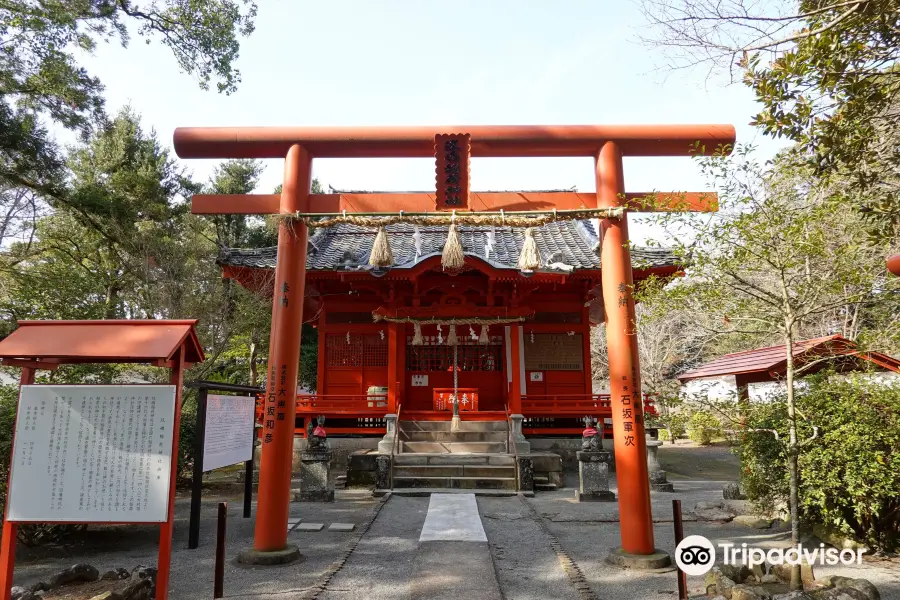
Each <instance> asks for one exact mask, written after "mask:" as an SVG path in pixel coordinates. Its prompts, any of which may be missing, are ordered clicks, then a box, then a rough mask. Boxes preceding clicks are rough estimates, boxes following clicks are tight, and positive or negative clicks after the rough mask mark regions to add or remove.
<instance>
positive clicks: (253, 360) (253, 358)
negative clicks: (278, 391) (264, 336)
mask: <svg viewBox="0 0 900 600" xmlns="http://www.w3.org/2000/svg"><path fill="white" fill-rule="evenodd" d="M255 333H256V332H255V331H254V332H253V334H251V336H250V385H251V386H253V387H256V381H257V379H259V371H258V370H257V367H256V340H255V339H254V337H255Z"/></svg>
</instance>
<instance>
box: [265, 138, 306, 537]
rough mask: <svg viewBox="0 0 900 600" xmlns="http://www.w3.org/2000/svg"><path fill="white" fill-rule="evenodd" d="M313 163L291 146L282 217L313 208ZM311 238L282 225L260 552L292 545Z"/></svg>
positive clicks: (299, 227)
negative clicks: (292, 501)
mask: <svg viewBox="0 0 900 600" xmlns="http://www.w3.org/2000/svg"><path fill="white" fill-rule="evenodd" d="M311 166H312V159H311V157H310V155H309V153H308V152H307V151H306V149H304V148H303V147H301V146H299V145H296V144H295V145H293V146H291V148H290V149H289V150H288V153H287V156H286V157H285V161H284V185H283V187H282V191H281V211H280V212H281V214H282V215H285V214H292V213H294V212H297V211H305V210H306V209H307V208H308V207H307V204H308V200H309V186H310V171H311ZM306 237H307V227H306V224H305V223H303V222H301V221H282V223H281V226H280V227H279V229H278V261H277V263H276V266H275V292H274V295H273V299H272V337H271V341H270V346H269V347H270V351H269V365H268V379H267V384H266V385H267V390H266V400H265V406H266V414H265V415H264V417H263V425H264V427H263V446H262V457H261V458H260V465H259V493H258V494H259V495H258V502H257V509H256V530H255V532H254V538H253V548H254V550H256V551H257V552H275V551H280V550H284V549H285V548H286V547H287V520H288V511H289V508H290V504H289V503H290V491H291V490H290V487H291V462H292V459H293V452H294V418H295V415H296V400H297V371H298V368H299V363H300V331H301V325H302V323H303V296H304V287H305V283H306ZM271 406H274V407H275V413H276V414H275V417H274V418H273V417H272V415H271V414H270V412H271V411H269V410H268V409H269V407H271Z"/></svg>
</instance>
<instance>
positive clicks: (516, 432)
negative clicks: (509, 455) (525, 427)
mask: <svg viewBox="0 0 900 600" xmlns="http://www.w3.org/2000/svg"><path fill="white" fill-rule="evenodd" d="M524 420H525V416H524V415H509V421H510V428H509V442H510V444H511V445H512V444H515V446H516V451H518V453H519V456H522V455H523V454H531V444H530V443H529V442H528V440H526V439H525V434H523V433H522V421H524ZM509 450H510V452H512V447H511V446H510V449H509Z"/></svg>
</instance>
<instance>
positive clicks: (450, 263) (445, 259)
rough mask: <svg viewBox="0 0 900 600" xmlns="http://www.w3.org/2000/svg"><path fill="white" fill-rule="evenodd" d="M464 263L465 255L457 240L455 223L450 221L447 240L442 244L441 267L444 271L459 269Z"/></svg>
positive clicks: (457, 233) (457, 234)
mask: <svg viewBox="0 0 900 600" xmlns="http://www.w3.org/2000/svg"><path fill="white" fill-rule="evenodd" d="M465 264H466V256H465V253H464V252H463V247H462V244H461V243H460V241H459V232H458V231H457V230H456V223H455V222H454V223H450V229H449V231H447V242H446V243H445V244H444V252H443V253H442V254H441V267H443V269H444V270H445V271H460V270H462V268H463V267H464V266H465Z"/></svg>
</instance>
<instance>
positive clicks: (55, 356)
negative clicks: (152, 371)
mask: <svg viewBox="0 0 900 600" xmlns="http://www.w3.org/2000/svg"><path fill="white" fill-rule="evenodd" d="M196 325H197V319H187V320H165V321H163V320H152V319H145V320H133V321H132V320H113V319H111V320H108V321H27V320H25V321H19V322H18V328H17V329H16V330H15V331H13V332H12V333H11V334H9V335H8V336H7V337H6V338H4V339H3V342H2V343H0V358H3V359H29V358H30V359H31V360H41V361H45V362H46V361H53V362H64V363H73V362H92V363H100V362H122V363H129V362H151V361H156V360H166V361H168V360H171V358H172V357H173V356H174V354H175V352H176V351H177V350H178V349H179V348H181V346H182V345H183V344H184V345H185V346H186V354H185V362H186V363H188V364H195V363H198V362H201V361H202V360H203V348H202V346H201V345H200V340H199V338H198V337H197V332H196V330H195V329H194V327H195V326H196Z"/></svg>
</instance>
